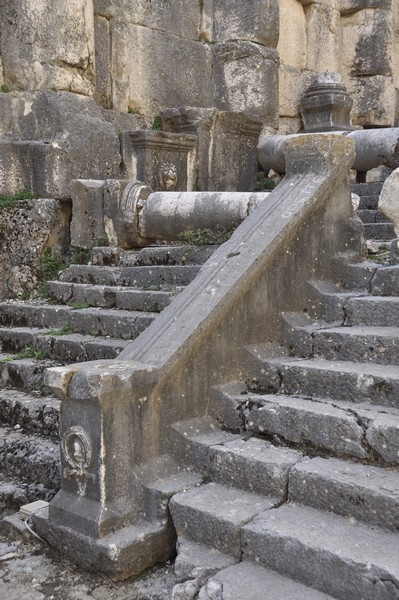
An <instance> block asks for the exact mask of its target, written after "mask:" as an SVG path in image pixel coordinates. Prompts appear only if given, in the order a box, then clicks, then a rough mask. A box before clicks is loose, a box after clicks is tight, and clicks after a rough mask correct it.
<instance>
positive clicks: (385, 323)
mask: <svg viewBox="0 0 399 600" xmlns="http://www.w3.org/2000/svg"><path fill="white" fill-rule="evenodd" d="M398 323H399V296H364V297H362V298H350V299H349V300H348V302H347V303H346V305H345V324H346V325H348V326H351V325H352V326H354V325H370V324H372V325H374V326H379V327H396V326H397V325H398Z"/></svg>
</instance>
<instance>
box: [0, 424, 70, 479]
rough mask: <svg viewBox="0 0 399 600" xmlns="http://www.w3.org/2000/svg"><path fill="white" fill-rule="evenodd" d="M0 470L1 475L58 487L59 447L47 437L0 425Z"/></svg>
mask: <svg viewBox="0 0 399 600" xmlns="http://www.w3.org/2000/svg"><path fill="white" fill-rule="evenodd" d="M0 472H1V473H2V477H3V478H4V479H9V480H18V482H22V483H34V484H41V485H42V486H44V488H46V489H52V490H58V489H59V487H60V482H61V480H60V448H59V444H58V443H56V442H54V441H53V440H50V439H48V438H42V437H39V436H33V435H27V434H23V433H21V432H18V431H13V430H9V429H7V428H4V427H3V428H1V429H0Z"/></svg>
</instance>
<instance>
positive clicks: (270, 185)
mask: <svg viewBox="0 0 399 600" xmlns="http://www.w3.org/2000/svg"><path fill="white" fill-rule="evenodd" d="M275 187H276V182H275V181H274V179H271V178H270V177H262V179H260V180H259V181H258V183H257V184H256V185H255V187H254V192H265V191H270V190H274V188H275Z"/></svg>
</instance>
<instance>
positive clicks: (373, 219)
mask: <svg viewBox="0 0 399 600" xmlns="http://www.w3.org/2000/svg"><path fill="white" fill-rule="evenodd" d="M356 214H357V216H358V217H359V218H360V220H361V221H362V222H363V223H392V221H391V220H390V219H389V218H388V217H387V216H386V215H384V213H383V212H381V211H380V210H375V209H361V210H358V211H357V213H356Z"/></svg>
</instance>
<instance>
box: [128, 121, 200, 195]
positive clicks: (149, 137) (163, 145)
mask: <svg viewBox="0 0 399 600" xmlns="http://www.w3.org/2000/svg"><path fill="white" fill-rule="evenodd" d="M196 143H197V138H196V137H195V136H193V135H186V134H181V133H170V132H165V131H141V130H139V131H124V132H123V133H122V134H121V148H122V159H123V163H124V166H125V172H126V178H127V179H134V180H136V181H142V182H144V183H145V184H146V185H148V186H149V187H151V188H152V189H153V190H156V191H186V190H192V189H193V185H194V168H193V167H194V154H195V148H196Z"/></svg>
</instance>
